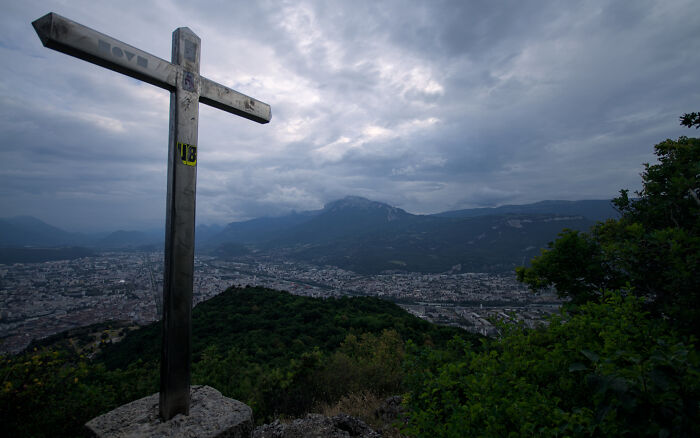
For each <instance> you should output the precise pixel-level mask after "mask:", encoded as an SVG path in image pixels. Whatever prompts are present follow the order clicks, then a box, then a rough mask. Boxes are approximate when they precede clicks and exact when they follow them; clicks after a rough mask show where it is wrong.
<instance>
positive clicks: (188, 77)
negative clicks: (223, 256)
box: [159, 27, 201, 420]
mask: <svg viewBox="0 0 700 438" xmlns="http://www.w3.org/2000/svg"><path fill="white" fill-rule="evenodd" d="M199 54H200V39H199V37H197V35H195V34H194V33H193V32H192V31H191V30H190V29H188V28H186V27H184V28H183V27H181V28H178V29H177V30H175V32H173V46H172V63H173V64H175V65H179V66H182V69H181V70H180V71H178V76H177V79H176V84H175V90H174V91H171V92H170V134H169V140H168V192H167V198H166V199H167V200H166V216H165V269H164V280H163V319H162V324H163V330H162V336H163V339H162V347H161V359H160V369H161V372H160V404H159V407H160V416H161V418H163V419H164V420H168V419H170V418H172V417H173V416H175V415H177V414H184V415H188V414H189V406H190V364H191V359H192V358H191V356H192V353H191V343H192V342H191V338H192V316H191V313H192V289H193V281H194V232H195V193H196V184H197V125H198V120H199V116H198V111H199V105H198V103H199V93H200V88H201V81H200V79H199Z"/></svg>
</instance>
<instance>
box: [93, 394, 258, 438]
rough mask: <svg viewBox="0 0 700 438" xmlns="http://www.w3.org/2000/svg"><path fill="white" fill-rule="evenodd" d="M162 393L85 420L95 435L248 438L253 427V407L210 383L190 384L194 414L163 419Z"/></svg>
mask: <svg viewBox="0 0 700 438" xmlns="http://www.w3.org/2000/svg"><path fill="white" fill-rule="evenodd" d="M158 399H159V396H158V393H155V394H153V395H149V396H148V397H144V398H142V399H140V400H136V401H133V402H131V403H128V404H125V405H123V406H120V407H118V408H116V409H114V410H113V411H110V412H108V413H106V414H104V415H100V416H99V417H96V418H93V419H92V420H90V421H88V422H87V423H86V424H85V427H87V429H88V430H89V431H90V432H91V433H92V436H93V437H99V438H108V437H109V438H117V437H119V438H127V437H128V438H132V437H133V438H136V437H163V438H166V437H178V438H180V437H182V438H184V437H192V438H195V437H196V438H229V437H230V438H244V437H245V438H248V437H249V436H250V434H251V432H252V431H253V410H252V409H251V408H250V407H249V406H248V405H246V404H244V403H241V402H239V401H238V400H233V399H230V398H227V397H224V396H223V395H221V393H220V392H219V391H217V390H216V389H214V388H211V387H209V386H192V387H191V388H190V400H191V401H190V415H176V416H174V417H173V418H171V419H170V420H168V421H162V420H161V419H160V417H159V415H158Z"/></svg>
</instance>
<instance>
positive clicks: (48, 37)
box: [32, 12, 178, 91]
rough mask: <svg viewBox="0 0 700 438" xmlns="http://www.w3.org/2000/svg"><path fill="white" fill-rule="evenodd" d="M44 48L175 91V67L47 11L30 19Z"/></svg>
mask: <svg viewBox="0 0 700 438" xmlns="http://www.w3.org/2000/svg"><path fill="white" fill-rule="evenodd" d="M32 26H34V30H36V33H37V34H38V35H39V38H40V39H41V43H42V44H43V45H44V47H48V48H50V49H54V50H58V51H59V52H63V53H66V54H68V55H71V56H75V57H76V58H80V59H83V60H85V61H88V62H91V63H93V64H97V65H101V66H102V67H105V68H108V69H110V70H114V71H117V72H119V73H122V74H125V75H127V76H131V77H132V78H135V79H139V80H142V81H145V82H148V83H150V84H153V85H155V86H157V87H160V88H164V89H166V90H168V91H175V81H176V80H177V70H178V68H177V66H175V65H173V64H171V63H170V62H168V61H166V60H164V59H161V58H159V57H157V56H153V55H151V54H150V53H146V52H144V51H143V50H139V49H137V48H136V47H133V46H130V45H128V44H125V43H123V42H121V41H119V40H117V39H114V38H112V37H110V36H107V35H105V34H103V33H100V32H98V31H96V30H93V29H90V28H89V27H87V26H83V25H82V24H80V23H76V22H75V21H73V20H69V19H68V18H65V17H62V16H60V15H58V14H56V13H53V12H50V13H48V14H46V15H44V16H43V17H41V18H39V19H38V20H36V21H34V22H32Z"/></svg>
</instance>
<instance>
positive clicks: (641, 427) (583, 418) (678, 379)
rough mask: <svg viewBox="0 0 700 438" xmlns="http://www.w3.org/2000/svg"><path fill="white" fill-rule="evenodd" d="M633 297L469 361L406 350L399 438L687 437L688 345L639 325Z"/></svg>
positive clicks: (612, 297)
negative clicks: (402, 437) (404, 420)
mask: <svg viewBox="0 0 700 438" xmlns="http://www.w3.org/2000/svg"><path fill="white" fill-rule="evenodd" d="M642 304H643V302H642V300H641V299H639V298H636V297H634V296H624V295H623V294H621V293H619V292H607V293H605V294H604V297H603V299H602V301H601V302H591V303H588V304H584V305H583V306H581V307H580V309H579V310H578V311H577V312H576V313H562V314H561V315H557V316H554V317H552V318H551V321H550V324H549V326H548V327H542V328H539V329H535V330H526V329H524V328H522V327H521V326H518V325H514V324H503V325H502V327H501V329H502V330H503V336H502V337H501V338H499V339H497V340H494V341H492V342H490V343H489V345H488V348H486V349H485V350H484V351H481V352H476V351H474V350H473V349H472V348H471V347H470V346H469V345H468V344H466V343H464V341H462V340H461V339H459V338H455V339H454V340H453V341H452V343H451V345H450V347H449V348H448V349H446V350H444V351H440V350H430V349H424V348H418V347H416V346H412V347H410V348H409V359H408V362H407V369H408V370H409V376H408V378H407V383H408V385H409V387H410V391H409V395H408V398H407V401H406V404H407V406H408V408H409V409H410V414H409V418H410V422H409V424H408V426H407V427H406V429H405V431H404V432H405V433H407V434H409V435H410V436H417V437H463V436H493V437H503V436H532V435H538V436H572V435H575V436H693V435H694V436H697V434H699V433H700V412H699V411H698V406H699V403H700V371H699V369H698V367H699V366H700V358H699V357H698V353H697V350H696V345H695V339H694V338H692V337H690V338H682V337H681V336H679V335H677V334H675V333H674V332H672V331H671V330H670V329H669V327H668V325H667V324H665V323H664V322H663V321H659V320H656V319H653V318H649V314H648V313H647V312H645V311H644V310H643V306H642Z"/></svg>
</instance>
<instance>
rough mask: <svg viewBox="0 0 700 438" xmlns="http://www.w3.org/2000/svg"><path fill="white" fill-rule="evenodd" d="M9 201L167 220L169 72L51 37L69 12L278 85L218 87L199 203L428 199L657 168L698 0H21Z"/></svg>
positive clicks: (8, 117)
mask: <svg viewBox="0 0 700 438" xmlns="http://www.w3.org/2000/svg"><path fill="white" fill-rule="evenodd" d="M3 3H4V5H3V13H2V15H1V16H0V53H1V54H2V59H3V61H2V63H0V136H1V137H2V139H3V145H2V148H1V151H2V166H0V200H1V201H2V205H3V209H2V213H1V214H0V216H3V217H5V216H14V215H33V216H36V217H38V218H40V219H42V220H45V221H47V222H49V223H52V224H55V225H57V226H61V227H64V228H66V229H70V230H85V231H93V230H109V229H117V228H123V229H137V228H144V227H162V226H163V223H164V216H165V185H166V161H167V158H166V157H167V151H166V148H167V141H168V107H169V95H168V93H167V92H166V91H163V90H161V89H158V88H156V87H153V86H151V85H149V84H146V83H141V82H139V81H136V80H134V79H130V78H127V77H125V76H123V75H120V74H118V73H114V72H112V71H109V70H106V69H104V68H102V67H98V66H94V65H92V64H89V63H87V62H85V61H82V60H78V59H76V58H73V57H70V56H67V55H65V54H62V53H59V52H56V51H53V50H49V49H46V48H44V47H42V46H41V43H40V41H39V38H38V37H37V36H36V34H35V33H34V30H33V29H32V27H31V24H30V23H31V21H33V20H35V19H36V18H39V17H40V16H42V15H44V14H46V13H47V12H51V11H52V12H56V13H58V14H61V15H63V16H65V17H68V18H70V19H72V20H75V21H77V22H79V23H82V24H84V25H86V26H89V27H92V28H93V29H96V30H98V31H100V32H103V33H105V34H108V35H110V36H112V37H114V38H117V39H119V40H121V41H123V42H125V43H128V44H131V45H133V46H136V47H138V48H140V49H142V50H145V51H147V52H149V53H152V54H154V55H156V56H159V57H161V58H165V59H170V44H171V33H172V31H173V30H174V29H175V28H177V27H180V26H187V27H189V28H190V29H192V30H193V31H194V32H195V33H196V34H197V35H199V37H200V38H201V39H202V56H201V73H202V75H203V76H206V77H208V78H210V79H212V80H215V81H217V82H219V83H222V84H225V85H227V86H229V87H231V88H234V89H236V90H238V91H240V92H242V93H245V94H248V95H250V96H252V97H255V98H257V99H259V100H262V101H264V102H267V103H269V104H270V105H271V106H272V114H273V117H272V122H271V123H270V124H268V125H258V124H256V123H253V122H250V121H248V120H245V119H242V118H240V117H236V116H233V115H231V114H228V113H225V112H222V111H219V110H216V109H213V108H210V107H208V106H205V105H201V106H200V120H199V142H198V146H199V157H198V171H197V173H198V182H197V184H198V186H197V221H198V223H199V224H210V223H222V224H223V223H227V222H231V221H238V220H245V219H249V218H252V217H258V216H263V215H276V214H281V213H285V212H288V211H290V210H292V209H295V210H309V209H318V208H321V207H322V206H323V204H324V203H326V202H328V201H332V200H335V199H338V198H341V197H344V196H346V195H359V196H364V197H367V198H370V199H374V200H379V201H384V202H388V203H390V204H392V205H395V206H398V207H401V208H404V209H405V210H407V211H409V212H412V213H433V212H438V211H445V210H453V209H459V208H468V207H477V206H496V205H501V204H520V203H528V202H534V201H539V200H543V199H569V200H577V199H591V198H595V199H605V198H612V197H614V196H615V195H616V194H617V192H618V190H619V189H621V188H630V189H632V190H636V189H639V187H640V184H639V181H640V178H639V173H640V172H641V171H642V169H643V168H642V163H644V162H650V161H653V159H654V157H653V154H652V150H653V145H654V144H656V143H658V142H660V141H662V140H664V139H666V138H676V137H678V136H680V135H688V136H693V135H697V134H696V132H695V130H693V131H690V130H688V129H686V128H681V127H680V126H678V117H679V116H680V115H681V114H683V113H684V112H690V111H698V110H700V99H699V98H700V87H699V86H698V72H700V26H698V17H700V2H698V1H693V0H688V1H680V0H679V1H676V0H666V1H641V0H635V1H587V2H574V1H526V2H523V1H455V2H444V1H421V2H412V1H407V0H399V1H380V2H377V1H367V2H365V1H359V0H353V1H344V2H330V1H322V0H319V1H293V2H291V1H290V2H282V1H270V2H267V1H255V2H251V1H245V2H244V1H203V2H192V1H187V2H185V1H173V0H159V1H153V2H144V1H138V2H136V1H118V2H97V1H94V0H92V1H21V2H20V1H13V2H10V1H4V2H3Z"/></svg>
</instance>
